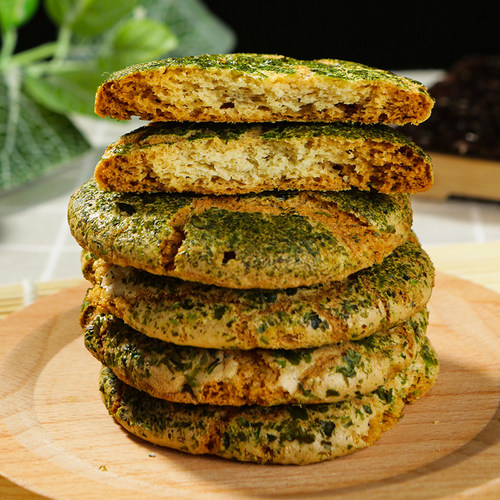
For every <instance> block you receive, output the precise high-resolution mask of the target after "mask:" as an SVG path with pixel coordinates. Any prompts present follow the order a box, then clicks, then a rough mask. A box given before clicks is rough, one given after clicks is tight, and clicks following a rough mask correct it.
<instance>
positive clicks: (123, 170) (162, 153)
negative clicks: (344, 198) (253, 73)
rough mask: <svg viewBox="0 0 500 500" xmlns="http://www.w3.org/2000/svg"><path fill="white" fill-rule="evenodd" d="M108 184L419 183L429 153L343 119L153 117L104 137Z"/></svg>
mask: <svg viewBox="0 0 500 500" xmlns="http://www.w3.org/2000/svg"><path fill="white" fill-rule="evenodd" d="M94 175H95V178H96V180H97V182H98V184H99V186H100V187H101V188H103V189H108V190H110V191H122V192H145V191H165V192H184V191H192V192H196V193H202V194H225V195H229V194H242V193H252V192H261V191H269V190H273V189H280V190H295V189H298V190H303V191H310V190H319V191H339V190H345V189H350V188H352V187H354V188H359V189H363V190H369V189H374V190H376V191H378V192H381V193H394V192H409V193H416V192H420V191H426V190H428V189H429V188H430V187H431V186H432V182H433V174H432V165H431V161H430V158H429V156H428V155H426V154H425V153H424V152H423V151H422V150H421V149H420V148H419V147H418V146H416V145H415V144H414V143H412V142H411V141H409V140H408V139H407V138H406V137H405V136H404V135H402V134H401V133H400V132H398V131H397V130H396V129H394V128H393V127H389V126H383V125H362V124H350V123H339V122H335V123H307V124H305V123H291V122H288V123H287V122H281V123H274V124H272V123H260V124H247V123H224V124H222V123H189V122H183V123H178V122H155V123H151V124H149V125H148V126H144V127H141V128H139V129H137V130H134V131H132V132H130V133H128V134H125V135H123V136H122V137H120V138H119V139H118V140H117V141H115V142H114V143H113V144H110V145H109V146H108V148H107V149H106V151H105V153H104V155H103V156H102V158H101V159H100V161H99V162H98V164H97V166H96V169H95V174H94Z"/></svg>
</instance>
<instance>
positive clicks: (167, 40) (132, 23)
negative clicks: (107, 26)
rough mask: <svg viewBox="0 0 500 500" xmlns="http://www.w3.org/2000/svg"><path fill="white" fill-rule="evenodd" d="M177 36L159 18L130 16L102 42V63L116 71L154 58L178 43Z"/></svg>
mask: <svg viewBox="0 0 500 500" xmlns="http://www.w3.org/2000/svg"><path fill="white" fill-rule="evenodd" d="M177 43H178V42H177V37H176V36H175V35H174V34H173V33H172V31H171V30H170V29H169V28H168V27H167V26H166V25H165V24H163V23H161V22H160V21H155V20H154V19H149V18H144V19H129V20H127V21H124V22H122V23H120V24H119V25H118V26H117V27H116V29H114V30H113V31H112V33H111V35H110V36H109V37H108V39H107V40H106V42H105V43H103V44H102V47H101V51H100V52H101V54H100V57H99V65H100V67H101V68H102V69H103V70H105V71H114V70H117V69H121V68H123V67H125V66H130V65H132V64H136V63H139V62H143V61H151V60H153V59H156V58H159V57H161V56H162V55H163V54H165V53H167V52H170V51H171V50H172V49H174V48H175V47H176V46H177Z"/></svg>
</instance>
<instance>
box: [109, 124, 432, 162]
mask: <svg viewBox="0 0 500 500" xmlns="http://www.w3.org/2000/svg"><path fill="white" fill-rule="evenodd" d="M255 131H258V135H259V136H260V137H262V138H263V139H265V140H269V141H278V140H291V139H307V138H309V137H320V136H326V137H328V136H330V137H338V138H343V139H346V140H348V141H367V140H371V141H376V142H382V141H385V142H388V143H391V144H396V145H400V146H408V147H410V148H411V149H412V150H413V151H414V152H415V153H416V154H418V155H419V156H421V157H422V158H425V159H426V160H429V157H428V155H427V154H426V153H425V152H424V151H423V150H422V149H421V148H420V147H419V146H418V145H417V144H415V143H414V142H412V141H411V140H410V139H408V137H406V136H405V135H404V134H402V133H401V132H399V131H398V130H397V129H394V128H393V127H390V126H387V125H382V124H372V125H366V124H360V123H356V124H354V123H342V122H332V123H318V122H311V123H300V122H298V123H294V122H291V123H287V122H278V123H262V124H258V125H256V124H250V123H189V122H182V123H181V122H156V123H152V124H150V125H146V126H143V127H140V128H138V129H136V130H134V131H132V132H129V133H128V134H125V135H123V136H122V137H121V139H120V143H119V144H118V145H117V146H116V147H115V148H114V149H113V150H112V151H111V153H113V154H117V155H125V154H128V153H130V152H131V151H132V150H135V149H141V148H143V149H145V148H149V147H151V145H152V144H149V143H148V139H150V138H154V137H155V136H156V137H157V136H164V142H165V143H166V144H168V143H169V136H177V137H182V138H183V139H185V140H187V141H203V140H208V139H213V138H218V139H220V140H222V141H224V142H229V141H236V140H238V139H241V138H243V136H244V135H245V134H248V133H249V132H255ZM139 141H140V144H139ZM160 143H161V142H160ZM155 144H158V142H156V141H155Z"/></svg>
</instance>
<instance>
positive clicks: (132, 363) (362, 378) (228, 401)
mask: <svg viewBox="0 0 500 500" xmlns="http://www.w3.org/2000/svg"><path fill="white" fill-rule="evenodd" d="M83 326H84V331H85V336H84V337H85V347H86V348H87V350H88V351H89V352H90V353H92V355H93V356H94V357H95V358H96V359H98V360H99V361H100V362H101V363H102V364H104V365H105V366H108V367H109V368H111V369H112V370H113V373H114V374H115V375H116V376H117V377H118V378H119V379H120V380H122V381H123V382H125V383H126V384H128V385H130V386H132V387H135V388H137V389H140V390H142V391H145V392H147V393H148V394H150V395H151V396H154V397H157V398H160V399H165V400H167V401H172V402H177V403H193V404H199V403H201V404H212V405H231V406H242V405H261V406H273V405H279V404H290V403H293V404H297V403H301V404H313V403H332V402H338V401H342V400H345V399H352V398H354V397H357V396H359V395H361V394H367V393H369V392H372V391H374V390H376V389H377V388H378V387H379V386H381V385H383V384H384V383H386V382H387V381H388V380H390V379H392V378H394V377H395V376H396V375H398V374H399V373H401V372H403V371H404V370H405V369H406V368H407V367H408V365H409V364H410V363H411V362H412V361H413V359H414V358H415V356H416V353H417V349H418V346H419V345H420V344H421V343H422V338H423V337H424V336H425V332H426V328H427V312H426V311H422V312H420V313H417V314H416V315H415V316H414V319H413V318H412V320H410V321H407V322H405V323H402V324H401V325H398V326H396V327H394V328H392V329H390V330H388V331H384V332H378V333H377V334H376V335H372V336H370V337H368V339H362V340H358V341H346V342H341V343H338V344H331V345H327V346H323V347H318V348H311V349H294V350H282V349H274V350H273V349H252V350H244V351H242V350H235V349H231V350H217V349H204V348H200V347H190V346H177V345H175V344H170V343H167V342H164V341H161V340H157V339H153V338H150V337H147V336H145V335H143V334H141V333H139V332H137V331H135V330H133V329H132V328H130V327H129V326H128V325H126V324H124V323H123V321H121V320H119V319H118V318H116V317H114V316H113V315H111V314H106V313H102V312H96V313H94V314H93V315H92V316H91V317H90V318H87V320H86V321H85V323H84V325H83Z"/></svg>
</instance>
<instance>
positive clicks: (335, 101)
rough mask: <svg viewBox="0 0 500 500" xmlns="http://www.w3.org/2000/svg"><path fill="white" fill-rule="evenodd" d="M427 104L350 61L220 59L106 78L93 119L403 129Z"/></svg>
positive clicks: (414, 91)
mask: <svg viewBox="0 0 500 500" xmlns="http://www.w3.org/2000/svg"><path fill="white" fill-rule="evenodd" d="M433 105H434V101H433V99H432V98H431V97H430V96H429V94H428V92H427V90H426V89H425V87H424V86H423V85H422V84H420V83H419V82H415V81H413V80H410V79H408V78H404V77H401V76H397V75H395V74H393V73H391V72H389V71H383V70H380V69H376V68H371V67H368V66H365V65H362V64H358V63H354V62H350V61H341V60H337V59H321V60H316V61H304V60H297V59H293V58H291V57H284V56H281V55H268V54H224V55H200V56H192V57H178V58H175V57H174V58H170V59H164V60H161V61H153V62H148V63H144V64H139V65H136V66H132V67H129V68H125V69H123V70H121V71H118V72H116V73H113V74H112V75H110V76H109V78H108V79H107V80H106V81H105V82H104V83H103V84H102V85H101V86H100V87H99V89H98V91H97V94H96V101H95V112H96V113H97V115H99V116H102V117H106V116H109V117H112V118H116V119H119V120H126V119H129V118H130V117H132V116H138V117H140V118H141V119H142V120H147V121H194V122H201V121H210V122H275V121H284V120H287V121H289V120H292V121H298V120H299V121H309V122H310V121H320V122H323V121H328V122H329V121H350V122H362V123H387V124H395V125H403V124H405V123H414V124H417V123H420V122H422V121H424V120H426V119H427V118H428V117H429V115H430V113H431V110H432V106H433Z"/></svg>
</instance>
